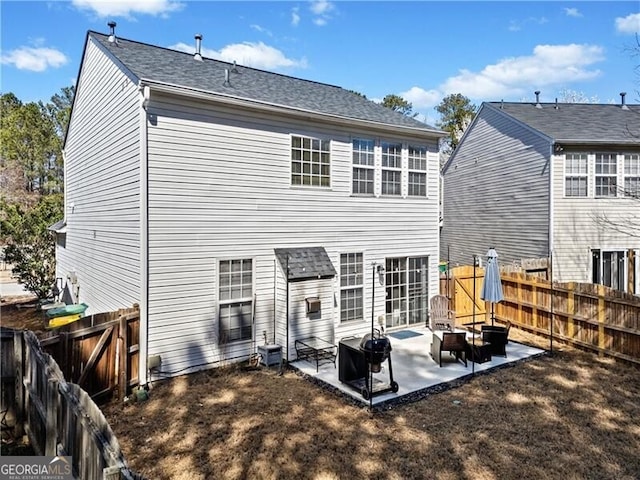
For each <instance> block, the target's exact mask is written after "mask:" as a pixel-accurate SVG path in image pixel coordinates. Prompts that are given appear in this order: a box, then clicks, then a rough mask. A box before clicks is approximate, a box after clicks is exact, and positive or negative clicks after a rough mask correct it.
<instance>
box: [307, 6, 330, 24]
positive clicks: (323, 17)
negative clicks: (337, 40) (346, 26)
mask: <svg viewBox="0 0 640 480" xmlns="http://www.w3.org/2000/svg"><path fill="white" fill-rule="evenodd" d="M309 9H310V10H311V13H313V14H314V15H315V18H314V19H313V23H314V24H315V25H318V26H319V27H324V26H325V25H326V24H327V23H328V21H329V20H331V15H330V14H331V12H332V11H334V10H335V5H334V4H333V3H332V2H329V1H327V0H314V1H312V2H311V5H310V7H309Z"/></svg>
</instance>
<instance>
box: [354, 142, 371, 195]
mask: <svg viewBox="0 0 640 480" xmlns="http://www.w3.org/2000/svg"><path fill="white" fill-rule="evenodd" d="M352 146H353V150H352V158H353V187H352V188H353V193H357V194H365V195H373V178H374V173H375V163H374V159H375V156H374V146H375V142H374V141H373V140H363V139H358V138H356V139H354V140H353V143H352Z"/></svg>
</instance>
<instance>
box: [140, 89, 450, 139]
mask: <svg viewBox="0 0 640 480" xmlns="http://www.w3.org/2000/svg"><path fill="white" fill-rule="evenodd" d="M140 82H141V83H144V84H145V85H149V86H151V87H153V90H154V91H157V92H161V93H168V94H171V95H183V96H188V97H191V98H194V99H198V100H208V101H216V102H220V103H224V104H226V105H230V106H235V107H244V108H252V109H256V110H262V111H265V112H270V113H286V114H288V115H294V116H298V117H303V118H304V119H306V120H314V121H324V122H331V123H337V124H343V125H349V126H354V125H361V126H362V127H366V128H369V129H377V130H381V131H387V132H388V131H394V132H403V133H404V134H419V135H425V134H431V135H435V136H438V137H446V136H447V135H448V134H447V133H446V132H443V131H442V130H436V129H432V128H428V125H426V124H425V128H420V127H411V126H407V125H392V124H386V123H380V122H374V121H371V120H361V119H354V118H348V117H342V116H339V115H332V114H328V113H318V112H315V111H313V110H304V109H301V108H294V107H288V106H283V105H275V104H272V103H267V102H263V101H260V100H253V99H243V98H238V97H234V96H232V95H225V94H222V93H212V92H207V91H203V90H196V89H193V88H188V87H183V86H179V85H171V84H167V83H157V82H154V81H153V80H147V79H142V80H140Z"/></svg>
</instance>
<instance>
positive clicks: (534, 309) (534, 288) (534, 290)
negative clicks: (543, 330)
mask: <svg viewBox="0 0 640 480" xmlns="http://www.w3.org/2000/svg"><path fill="white" fill-rule="evenodd" d="M531 296H532V297H533V298H532V299H531V325H532V326H533V327H535V328H536V330H539V329H540V317H539V316H538V280H537V279H536V277H533V278H532V279H531Z"/></svg>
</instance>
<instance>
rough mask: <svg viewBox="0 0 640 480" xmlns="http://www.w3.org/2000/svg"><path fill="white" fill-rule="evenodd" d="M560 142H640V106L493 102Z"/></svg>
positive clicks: (496, 106) (492, 104) (514, 116)
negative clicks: (625, 107)
mask: <svg viewBox="0 0 640 480" xmlns="http://www.w3.org/2000/svg"><path fill="white" fill-rule="evenodd" d="M488 105H490V106H492V107H495V108H497V109H499V110H501V111H502V112H504V113H506V114H508V115H510V116H512V117H513V118H515V119H517V120H519V121H520V122H522V123H525V124H527V125H529V126H530V127H531V128H533V129H535V130H537V131H539V132H541V133H543V134H545V135H547V136H548V137H551V138H552V139H553V140H554V141H556V142H562V141H564V142H571V143H585V144H588V143H602V144H606V143H610V144H633V143H635V144H638V143H640V105H627V106H628V110H625V109H623V108H622V107H621V105H619V104H618V105H616V104H593V103H559V104H558V108H555V107H556V104H555V103H541V104H540V105H541V106H542V108H537V107H536V105H535V103H512V102H489V103H488Z"/></svg>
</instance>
